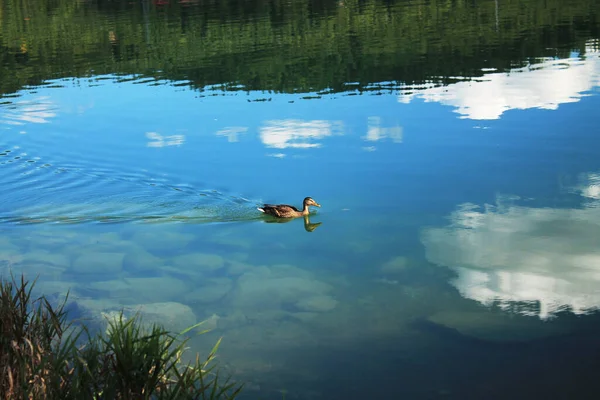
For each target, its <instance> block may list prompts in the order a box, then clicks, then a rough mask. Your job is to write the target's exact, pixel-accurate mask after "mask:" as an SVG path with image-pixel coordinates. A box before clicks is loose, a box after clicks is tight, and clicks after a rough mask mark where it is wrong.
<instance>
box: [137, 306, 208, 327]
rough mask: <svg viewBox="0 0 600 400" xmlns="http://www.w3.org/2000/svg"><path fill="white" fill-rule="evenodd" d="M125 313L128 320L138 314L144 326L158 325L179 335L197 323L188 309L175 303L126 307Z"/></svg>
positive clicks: (194, 316)
mask: <svg viewBox="0 0 600 400" xmlns="http://www.w3.org/2000/svg"><path fill="white" fill-rule="evenodd" d="M125 311H126V313H125V315H126V316H127V317H128V318H130V317H131V316H133V315H135V313H137V312H139V313H140V316H141V318H142V323H143V324H144V325H151V324H159V325H161V326H163V327H164V328H165V329H167V330H168V331H170V332H172V333H179V332H181V331H183V330H184V329H186V328H189V327H190V326H193V325H195V324H196V322H197V320H196V315H195V314H194V312H193V311H192V309H191V308H190V307H188V306H186V305H184V304H181V303H176V302H165V303H150V304H138V305H134V306H128V307H126V308H125Z"/></svg>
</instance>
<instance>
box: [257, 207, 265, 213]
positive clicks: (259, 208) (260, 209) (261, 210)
mask: <svg viewBox="0 0 600 400" xmlns="http://www.w3.org/2000/svg"><path fill="white" fill-rule="evenodd" d="M256 209H257V210H258V211H260V212H262V213H264V212H265V209H264V208H262V207H257V208H256Z"/></svg>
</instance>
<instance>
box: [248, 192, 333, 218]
mask: <svg viewBox="0 0 600 400" xmlns="http://www.w3.org/2000/svg"><path fill="white" fill-rule="evenodd" d="M302 206H303V208H302V211H300V210H298V209H297V208H296V207H294V206H290V205H288V204H265V205H263V206H262V207H259V208H258V210H259V211H261V212H263V213H265V214H269V215H272V216H274V217H277V218H297V217H302V216H304V215H308V214H309V213H310V211H309V210H308V207H309V206H315V207H321V205H320V204H319V203H317V202H316V201H314V200H313V199H312V198H311V197H306V198H305V199H304V201H303V204H302Z"/></svg>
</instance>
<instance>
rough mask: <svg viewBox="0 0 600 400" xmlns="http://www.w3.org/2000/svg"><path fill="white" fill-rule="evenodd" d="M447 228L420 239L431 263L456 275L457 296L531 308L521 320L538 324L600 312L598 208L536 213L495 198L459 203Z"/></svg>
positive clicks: (428, 232) (426, 232)
mask: <svg viewBox="0 0 600 400" xmlns="http://www.w3.org/2000/svg"><path fill="white" fill-rule="evenodd" d="M594 186H595V184H591V185H589V186H588V188H592V187H594ZM585 192H586V190H585V189H584V190H582V193H585ZM450 221H451V222H450V224H449V225H448V226H447V227H442V228H439V227H436V228H426V229H424V230H423V232H422V237H421V240H422V242H423V244H424V246H425V251H426V256H427V258H428V259H429V261H431V262H432V263H434V264H437V265H441V266H448V267H451V268H452V269H453V270H454V271H455V272H456V273H457V274H458V276H457V277H456V279H454V280H453V281H452V284H453V285H454V286H455V287H456V288H457V289H458V290H459V292H460V293H461V294H462V295H463V296H465V297H467V298H470V299H473V300H476V301H478V302H481V303H483V304H486V305H491V304H493V303H496V302H500V303H504V304H505V306H506V307H510V303H512V302H525V303H535V304H536V305H535V306H534V307H533V308H532V307H529V308H527V309H526V310H525V311H524V313H525V314H528V315H536V316H538V317H539V318H541V319H547V318H551V317H552V316H553V315H555V314H556V313H557V312H559V311H561V310H570V311H571V312H573V313H575V314H584V313H587V312H590V311H592V310H596V309H598V308H600V293H599V292H598V287H599V285H600V248H599V247H598V241H597V238H598V237H600V208H599V207H587V208H562V209H558V208H536V207H527V206H519V205H517V204H515V201H514V200H512V198H510V197H499V198H498V199H497V202H496V204H494V205H491V204H486V205H484V206H482V207H480V206H477V205H475V204H468V203H467V204H462V205H461V206H459V207H458V209H457V210H456V211H454V212H453V213H452V214H451V215H450Z"/></svg>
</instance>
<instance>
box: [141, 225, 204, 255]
mask: <svg viewBox="0 0 600 400" xmlns="http://www.w3.org/2000/svg"><path fill="white" fill-rule="evenodd" d="M131 240H132V241H133V242H134V243H136V244H137V245H139V246H142V247H143V248H144V249H146V250H148V251H149V252H152V253H166V252H173V251H175V250H178V249H183V248H185V247H186V246H187V245H188V244H189V243H190V242H191V241H192V240H194V235H191V234H187V233H180V232H174V231H165V230H164V229H154V230H144V231H140V232H136V233H135V234H134V235H133V237H132V238H131Z"/></svg>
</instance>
